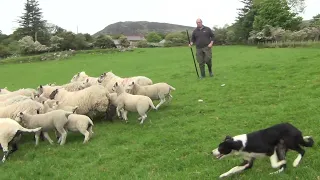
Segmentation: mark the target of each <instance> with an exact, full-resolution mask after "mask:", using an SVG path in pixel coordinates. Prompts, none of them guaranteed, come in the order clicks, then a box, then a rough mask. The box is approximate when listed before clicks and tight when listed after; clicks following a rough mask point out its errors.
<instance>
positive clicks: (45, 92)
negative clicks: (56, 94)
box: [37, 85, 62, 98]
mask: <svg viewBox="0 0 320 180" xmlns="http://www.w3.org/2000/svg"><path fill="white" fill-rule="evenodd" d="M60 88H62V87H61V86H50V85H40V86H39V87H37V90H38V95H39V96H40V95H41V96H42V97H45V98H49V96H50V94H51V93H52V92H53V91H54V90H56V89H60Z"/></svg>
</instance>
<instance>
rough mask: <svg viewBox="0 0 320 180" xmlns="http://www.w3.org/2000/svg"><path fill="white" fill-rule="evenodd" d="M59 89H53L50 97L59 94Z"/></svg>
mask: <svg viewBox="0 0 320 180" xmlns="http://www.w3.org/2000/svg"><path fill="white" fill-rule="evenodd" d="M58 92H59V90H58V89H55V90H54V91H52V93H51V94H50V95H49V99H54V97H55V96H56V95H57V94H58Z"/></svg>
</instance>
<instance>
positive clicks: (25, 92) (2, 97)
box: [0, 88, 37, 101]
mask: <svg viewBox="0 0 320 180" xmlns="http://www.w3.org/2000/svg"><path fill="white" fill-rule="evenodd" d="M35 94H37V91H36V90H35V89H31V88H26V89H19V90H17V91H12V92H8V93H6V94H0V101H5V100H6V99H9V98H11V97H14V96H18V95H24V96H29V97H31V98H33V97H34V95H35Z"/></svg>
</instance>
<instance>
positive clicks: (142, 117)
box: [140, 114, 147, 124]
mask: <svg viewBox="0 0 320 180" xmlns="http://www.w3.org/2000/svg"><path fill="white" fill-rule="evenodd" d="M146 118H147V115H146V114H144V115H142V116H141V122H140V124H143V121H144V120H145V119H146Z"/></svg>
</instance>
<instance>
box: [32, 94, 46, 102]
mask: <svg viewBox="0 0 320 180" xmlns="http://www.w3.org/2000/svg"><path fill="white" fill-rule="evenodd" d="M33 100H35V101H37V102H43V101H46V100H48V98H46V97H45V96H44V94H41V95H39V94H36V95H34V99H33Z"/></svg>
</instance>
